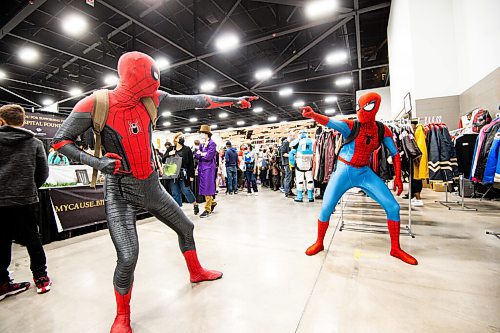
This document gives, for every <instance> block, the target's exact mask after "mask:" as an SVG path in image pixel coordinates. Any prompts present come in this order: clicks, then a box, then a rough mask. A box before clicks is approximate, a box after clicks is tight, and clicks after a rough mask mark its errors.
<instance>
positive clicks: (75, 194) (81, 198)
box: [50, 186, 106, 230]
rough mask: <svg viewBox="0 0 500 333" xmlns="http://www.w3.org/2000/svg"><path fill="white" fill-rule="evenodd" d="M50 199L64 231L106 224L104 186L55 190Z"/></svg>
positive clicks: (51, 191) (51, 190) (52, 190)
mask: <svg viewBox="0 0 500 333" xmlns="http://www.w3.org/2000/svg"><path fill="white" fill-rule="evenodd" d="M50 198H51V199H52V204H53V206H54V214H56V215H57V218H58V220H59V222H60V226H61V228H62V230H71V229H76V228H81V227H85V226H88V225H93V224H97V223H103V222H106V212H105V210H104V190H103V186H97V188H96V189H93V188H90V187H88V186H77V187H66V188H54V189H50Z"/></svg>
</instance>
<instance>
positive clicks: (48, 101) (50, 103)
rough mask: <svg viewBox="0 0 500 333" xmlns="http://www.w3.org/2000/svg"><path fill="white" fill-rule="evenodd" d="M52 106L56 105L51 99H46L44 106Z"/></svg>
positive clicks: (43, 102)
mask: <svg viewBox="0 0 500 333" xmlns="http://www.w3.org/2000/svg"><path fill="white" fill-rule="evenodd" d="M52 104H54V100H53V99H51V98H45V99H44V100H43V101H42V105H44V106H49V105H52Z"/></svg>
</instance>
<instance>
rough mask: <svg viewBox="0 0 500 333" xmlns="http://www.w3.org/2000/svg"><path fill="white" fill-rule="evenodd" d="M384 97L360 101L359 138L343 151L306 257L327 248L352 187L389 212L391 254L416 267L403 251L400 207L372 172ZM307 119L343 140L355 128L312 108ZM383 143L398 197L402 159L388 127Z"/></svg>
mask: <svg viewBox="0 0 500 333" xmlns="http://www.w3.org/2000/svg"><path fill="white" fill-rule="evenodd" d="M380 102H381V97H380V95H379V94H377V93H367V94H365V95H363V96H361V97H360V98H359V101H358V105H357V107H356V112H357V115H358V121H359V123H360V128H359V134H358V136H357V137H356V139H355V140H354V141H352V142H350V143H348V144H346V145H345V146H344V147H343V148H342V149H341V151H340V154H339V158H338V162H337V167H336V170H335V171H334V172H333V174H332V176H331V177H330V181H329V182H328V186H327V188H326V191H325V195H324V197H323V206H322V208H321V213H320V215H319V219H318V238H317V240H316V243H314V244H313V245H312V246H310V247H309V248H308V249H307V251H306V254H307V255H310V256H312V255H315V254H317V253H318V252H320V251H322V250H323V249H324V246H323V240H324V238H325V233H326V230H327V229H328V224H329V221H330V216H331V215H332V213H333V211H334V209H335V207H336V206H337V203H338V202H339V200H340V198H341V197H342V195H343V194H344V193H345V192H346V191H347V190H349V189H350V188H353V187H359V188H361V189H363V190H364V192H366V193H367V194H368V195H369V196H370V197H371V198H373V199H374V200H375V201H377V202H378V203H379V204H380V205H381V206H382V207H383V208H384V210H385V211H386V213H387V225H388V228H389V234H390V237H391V255H392V256H393V257H396V258H399V259H401V260H402V261H404V262H406V263H408V264H411V265H417V264H418V263H417V260H416V259H415V258H413V257H412V256H411V255H409V254H408V253H406V252H404V251H403V250H401V248H400V246H399V231H400V223H399V204H398V203H397V201H396V199H394V196H393V195H392V193H391V191H389V189H388V188H387V186H386V185H385V183H384V182H383V181H382V180H381V179H380V178H379V177H378V176H377V175H376V174H375V173H374V172H373V171H372V170H371V169H370V167H369V164H370V157H371V155H372V153H373V152H374V151H375V150H376V149H377V148H378V146H379V140H378V126H377V123H376V121H375V115H376V114H377V112H378V109H379V107H380ZM302 114H303V116H304V117H307V118H312V119H314V120H315V121H316V122H318V123H320V124H321V125H323V126H327V127H329V128H333V129H336V130H337V131H339V132H340V133H341V134H342V136H343V137H344V138H347V137H348V136H349V134H350V133H351V130H352V128H353V126H354V121H352V120H336V119H334V118H328V117H326V116H323V115H321V114H318V113H315V112H314V111H313V110H312V108H310V107H305V108H303V109H302ZM382 144H383V145H384V146H386V147H387V148H388V149H389V151H390V153H391V156H392V161H393V164H394V169H395V173H396V177H395V179H394V190H395V191H396V189H397V193H398V195H400V194H401V192H402V191H403V182H402V180H401V158H400V156H399V153H398V150H397V149H396V146H395V144H394V140H393V138H392V132H391V130H390V129H389V128H388V127H387V126H385V133H384V139H383V141H382Z"/></svg>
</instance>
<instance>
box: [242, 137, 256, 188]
mask: <svg viewBox="0 0 500 333" xmlns="http://www.w3.org/2000/svg"><path fill="white" fill-rule="evenodd" d="M243 158H244V161H245V179H246V181H247V188H248V195H252V189H253V194H254V195H258V193H259V190H258V189H257V180H256V179H255V174H256V172H257V163H256V155H255V152H254V151H253V147H252V145H251V144H247V145H246V150H245V153H244V155H243Z"/></svg>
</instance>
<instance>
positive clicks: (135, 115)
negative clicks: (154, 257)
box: [53, 52, 256, 333]
mask: <svg viewBox="0 0 500 333" xmlns="http://www.w3.org/2000/svg"><path fill="white" fill-rule="evenodd" d="M118 75H119V77H120V81H119V83H118V85H117V87H116V88H115V89H114V90H111V91H109V92H108V96H109V114H108V118H107V122H106V126H105V127H104V129H103V130H102V132H101V136H102V144H103V147H104V150H105V151H106V154H105V156H104V157H102V158H96V157H94V156H92V155H89V154H87V153H85V152H84V151H82V150H80V149H79V148H78V147H76V145H75V144H74V142H75V140H76V139H77V137H78V136H79V135H80V134H82V133H84V132H85V131H87V130H88V129H89V128H91V127H92V110H93V108H94V97H93V96H89V97H85V98H84V99H82V100H81V101H79V102H78V103H77V104H76V106H75V107H74V109H73V112H71V114H70V115H69V117H68V118H67V119H66V120H65V121H64V123H63V125H62V127H61V128H60V130H59V131H58V132H57V134H56V137H55V139H54V143H53V147H54V148H55V149H56V150H59V151H60V152H61V153H63V154H64V155H66V156H67V157H69V158H71V159H72V160H74V161H78V162H81V163H83V164H87V165H90V166H91V167H93V168H95V169H98V170H100V171H101V172H102V173H104V174H106V182H105V200H106V214H107V221H108V227H109V232H110V234H111V238H112V240H113V243H114V245H115V248H116V252H117V256H118V260H117V264H116V269H115V273H114V279H113V284H114V287H115V296H116V303H117V315H116V318H115V321H114V323H113V326H112V327H111V332H112V333H129V332H132V329H131V327H130V298H131V293H132V283H133V280H134V269H135V265H136V263H137V258H138V254H139V244H138V239H137V230H136V223H135V222H136V209H138V208H143V209H146V210H147V211H149V212H150V213H151V214H153V215H154V216H155V217H156V218H158V219H159V220H160V221H161V222H163V223H165V224H166V225H167V226H169V227H170V228H172V229H173V230H174V231H175V232H176V233H177V235H178V237H179V246H180V249H181V251H182V252H183V255H184V257H185V260H186V263H187V266H188V270H189V273H190V280H191V282H201V281H210V280H216V279H219V278H221V277H222V273H221V272H218V271H211V270H205V269H204V268H202V266H201V265H200V263H199V261H198V258H197V255H196V248H195V243H194V238H193V229H194V225H193V223H192V222H191V221H190V220H189V219H188V218H187V217H186V215H184V213H183V211H182V210H181V209H180V208H179V206H178V205H177V204H176V203H175V201H174V200H173V199H172V197H171V196H170V195H169V194H168V193H167V192H166V191H165V190H164V188H163V187H162V186H161V185H160V182H159V178H158V173H157V172H156V171H155V168H154V162H153V161H154V160H153V153H154V152H153V150H152V131H153V124H152V122H151V119H150V116H149V114H148V112H147V110H146V108H145V106H144V105H143V103H142V102H141V98H142V97H152V98H153V99H154V102H155V104H156V106H158V107H159V108H160V109H161V110H165V109H168V110H171V111H180V110H187V109H195V108H200V109H212V108H218V107H223V106H226V107H228V106H235V107H238V108H242V109H243V108H249V107H250V106H251V105H250V101H252V100H254V99H256V97H242V98H223V97H214V96H207V95H193V96H178V95H169V94H168V93H166V92H164V91H161V90H158V88H159V87H160V71H159V70H158V67H157V66H156V64H155V62H154V60H153V59H152V58H151V57H149V56H148V55H146V54H143V53H140V52H129V53H126V54H124V55H123V56H121V57H120V59H119V61H118Z"/></svg>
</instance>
